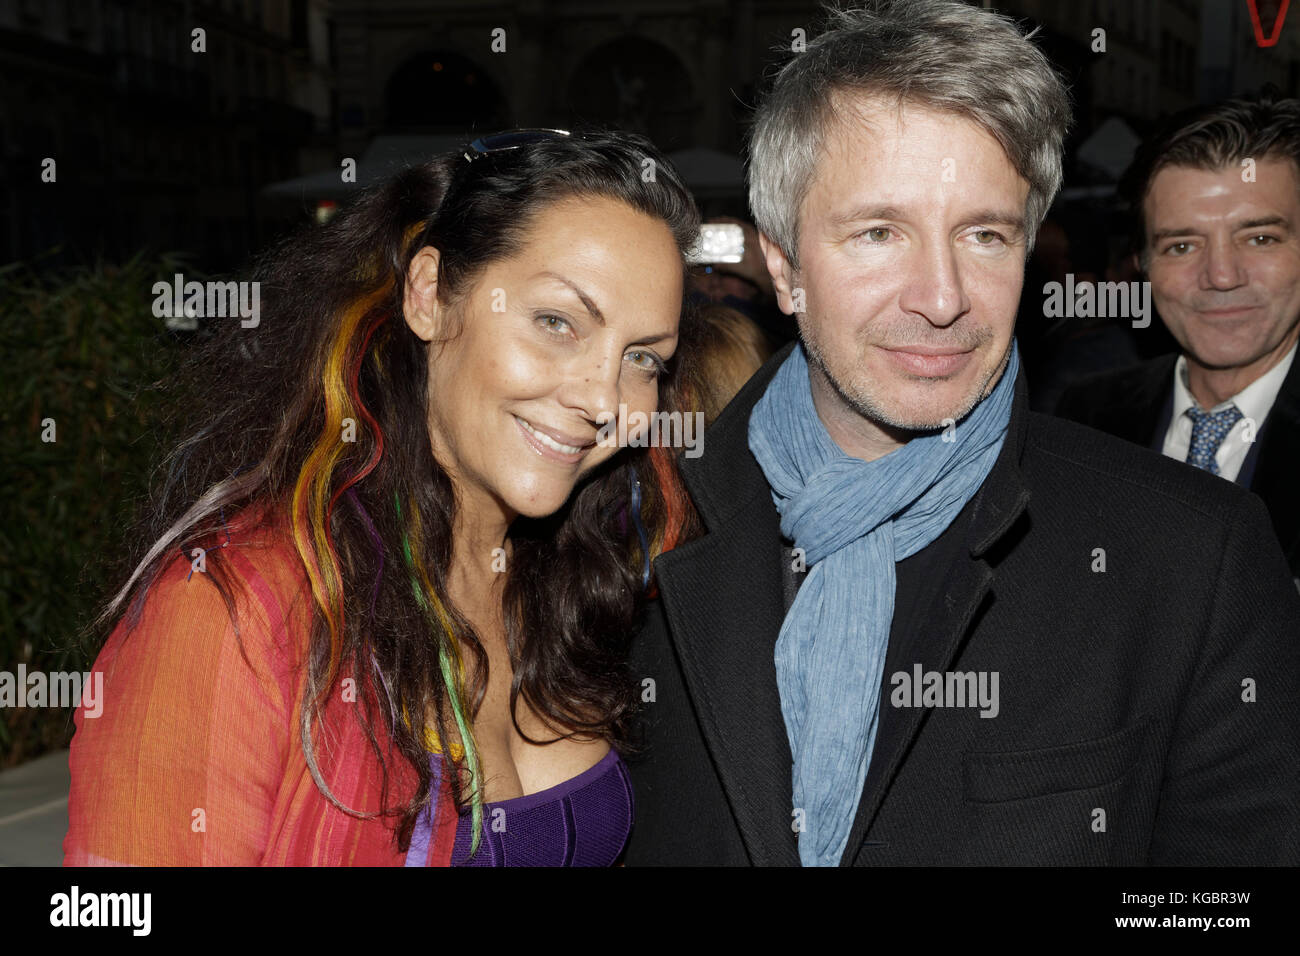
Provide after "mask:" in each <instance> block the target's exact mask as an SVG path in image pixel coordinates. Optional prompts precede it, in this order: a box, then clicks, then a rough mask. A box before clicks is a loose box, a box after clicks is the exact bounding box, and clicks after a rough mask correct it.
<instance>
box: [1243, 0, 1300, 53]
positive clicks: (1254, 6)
mask: <svg viewBox="0 0 1300 956" xmlns="http://www.w3.org/2000/svg"><path fill="white" fill-rule="evenodd" d="M1246 4H1247V5H1248V6H1249V7H1250V25H1251V27H1252V28H1254V30H1255V45H1256V46H1261V47H1264V46H1276V45H1277V38H1278V37H1280V36H1281V35H1282V24H1283V23H1284V22H1285V21H1286V8H1287V7H1289V6H1290V5H1291V0H1281V4H1280V9H1279V10H1278V11H1277V18H1276V19H1275V20H1274V21H1273V32H1271V33H1270V34H1269V35H1268V36H1267V37H1265V36H1264V25H1263V24H1262V23H1260V21H1259V0H1246ZM1273 5H1274V4H1273V3H1269V4H1268V6H1270V7H1271V6H1273Z"/></svg>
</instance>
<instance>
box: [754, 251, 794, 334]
mask: <svg viewBox="0 0 1300 956" xmlns="http://www.w3.org/2000/svg"><path fill="white" fill-rule="evenodd" d="M758 245H759V248H760V249H762V250H763V262H764V264H765V265H766V266H767V274H768V275H770V276H771V277H772V289H773V290H774V291H775V292H776V304H777V305H778V306H779V307H780V309H781V311H782V312H784V313H785V314H786V315H794V314H795V308H794V276H795V270H794V267H793V266H791V265H790V260H789V259H787V258H786V256H785V253H784V252H783V251H782V250H781V247H780V246H779V245H778V244H777V243H776V242H774V241H773V240H772V239H770V238H768V235H767V233H764V232H760V233H759V234H758Z"/></svg>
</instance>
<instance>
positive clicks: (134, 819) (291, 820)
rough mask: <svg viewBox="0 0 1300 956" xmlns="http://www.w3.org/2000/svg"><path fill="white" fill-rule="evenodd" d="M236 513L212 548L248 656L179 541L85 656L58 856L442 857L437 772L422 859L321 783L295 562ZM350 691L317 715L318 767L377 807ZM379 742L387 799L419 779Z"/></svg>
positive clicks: (443, 813)
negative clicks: (87, 684) (309, 720)
mask: <svg viewBox="0 0 1300 956" xmlns="http://www.w3.org/2000/svg"><path fill="white" fill-rule="evenodd" d="M231 526H232V531H231V538H230V540H229V543H228V544H227V546H225V547H223V548H222V549H221V552H220V557H219V558H214V557H213V555H212V554H211V553H209V555H208V560H209V561H211V560H222V561H228V562H230V566H231V567H233V569H234V570H235V571H236V572H237V573H238V574H239V575H240V576H241V577H242V578H243V580H244V582H245V584H246V588H244V589H237V590H236V598H237V600H236V610H237V615H236V616H237V620H238V621H239V624H240V633H241V635H242V637H243V645H244V651H245V652H246V654H247V661H246V660H245V659H244V656H243V655H241V653H240V645H239V640H238V639H237V638H236V635H235V632H234V630H233V628H232V626H231V622H230V618H229V615H228V613H227V609H226V605H225V602H224V601H223V600H222V599H221V596H220V594H219V593H218V592H217V589H216V586H215V584H214V583H213V582H211V581H209V580H205V576H206V575H205V572H204V571H196V570H193V569H192V567H191V561H190V559H188V558H186V557H185V556H184V555H182V554H181V553H179V551H178V552H177V554H176V558H175V559H174V560H173V561H172V562H171V563H170V564H169V565H168V566H167V568H166V570H165V572H164V573H163V574H162V575H161V576H160V577H159V579H158V580H157V581H156V582H155V583H154V585H153V587H152V588H151V589H150V591H149V593H148V595H147V597H146V599H145V604H144V607H143V611H142V616H141V619H140V621H139V624H138V626H137V627H136V628H135V629H134V630H133V631H132V632H131V634H130V635H129V636H128V635H127V634H126V632H125V622H124V621H121V622H119V623H118V625H117V627H116V628H115V630H114V631H113V633H112V634H111V635H110V637H109V639H108V641H107V643H106V644H105V645H104V647H103V649H102V650H101V652H100V654H99V656H98V658H97V659H96V660H95V663H94V666H93V671H95V672H102V674H103V694H102V697H103V702H102V712H101V713H100V715H99V716H97V717H96V716H91V712H90V711H89V710H88V709H87V708H86V707H85V706H84V705H83V706H82V707H79V708H78V709H77V711H76V713H75V714H74V718H73V719H74V723H75V726H76V733H75V735H74V737H73V740H72V749H71V751H70V754H69V766H70V767H71V771H72V787H71V790H70V793H69V798H68V833H67V836H66V837H65V838H64V841H63V852H64V864H65V865H71V866H84V865H94V864H102V865H142V866H186V865H225V866H240V865H250V866H251V865H269V866H278V865H391V866H401V865H404V864H405V865H446V864H447V863H448V862H449V861H450V857H451V851H452V846H453V844H454V842H455V832H456V813H455V810H454V808H453V806H452V803H451V799H450V795H449V792H448V789H447V787H446V785H443V786H442V787H441V788H440V789H439V790H438V792H437V793H436V794H435V803H434V808H433V809H432V810H431V811H430V822H432V824H433V827H432V829H433V838H432V839H430V840H428V841H427V848H424V849H423V856H422V858H421V859H419V860H407V859H406V857H407V854H406V853H404V852H402V851H399V850H398V849H397V845H396V841H395V839H394V833H395V829H396V827H397V825H398V822H399V817H397V816H395V815H394V816H387V817H383V816H380V817H374V818H371V819H360V818H358V817H356V816H353V815H350V814H348V813H345V812H344V811H343V810H340V809H338V808H337V807H335V806H334V805H333V804H332V803H330V802H329V800H328V799H327V798H326V797H325V795H324V794H323V793H322V792H321V790H320V788H319V787H317V785H316V782H315V780H313V779H312V776H311V773H310V772H309V771H308V769H307V763H306V759H305V756H304V754H303V747H302V741H301V731H300V728H299V718H300V716H301V713H302V707H303V701H304V696H305V680H304V677H305V670H304V668H305V661H306V659H307V647H308V637H309V633H310V631H309V622H310V611H311V606H312V602H311V593H310V589H309V585H308V583H307V579H306V575H305V573H304V572H303V569H302V566H301V562H300V561H299V559H298V556H297V552H296V551H295V550H294V548H293V546H292V544H291V543H290V542H289V541H288V540H287V539H286V538H285V537H284V535H282V534H281V535H277V534H273V533H271V532H270V531H268V530H266V526H257V527H255V528H254V530H251V531H239V530H233V529H236V528H237V527H238V523H237V522H232V524H231ZM92 679H94V678H92ZM348 696H349V695H345V694H344V693H343V690H342V688H341V687H340V688H339V689H338V690H337V691H336V692H334V693H332V694H331V696H330V699H329V703H328V705H327V706H326V711H325V717H324V719H323V720H322V721H321V722H319V723H318V724H317V726H316V727H315V729H314V733H315V741H316V751H317V761H318V766H319V768H320V771H321V774H322V776H323V777H324V778H325V780H326V781H327V782H328V784H329V786H330V789H331V790H332V791H333V793H334V795H335V796H336V797H337V798H338V800H339V801H341V802H342V803H344V804H345V805H346V806H348V807H350V808H352V809H353V810H360V811H364V812H370V813H373V812H374V811H377V810H379V809H380V806H381V804H380V786H381V774H380V766H379V762H378V760H377V758H376V756H375V753H374V751H373V749H372V748H371V746H370V744H369V742H368V741H367V740H366V737H365V732H364V731H363V730H362V728H361V725H360V723H359V721H358V719H357V715H356V714H355V712H354V708H356V707H357V706H359V705H358V704H355V703H352V702H350V701H349V700H348V699H347V697H348ZM375 729H376V733H377V734H382V733H383V728H382V726H377V727H376V728H375ZM380 740H381V745H382V746H383V747H384V748H385V749H387V750H388V752H389V753H390V754H391V757H390V758H389V759H386V761H385V762H386V764H387V766H388V769H389V774H390V780H389V793H388V801H387V802H388V806H389V807H393V806H399V805H402V804H404V803H405V802H406V801H407V800H408V799H409V798H410V797H411V795H412V794H414V792H415V789H416V777H415V772H414V770H413V769H412V768H411V766H410V764H409V763H408V762H407V761H406V759H405V758H404V757H403V756H402V755H401V754H400V753H398V752H396V751H395V750H391V749H390V745H389V742H388V741H387V739H386V738H385V737H383V736H381V737H380ZM415 852H417V853H419V852H421V851H420V850H417V851H415Z"/></svg>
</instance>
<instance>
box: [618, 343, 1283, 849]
mask: <svg viewBox="0 0 1300 956" xmlns="http://www.w3.org/2000/svg"><path fill="white" fill-rule="evenodd" d="M787 353H788V349H786V350H782V351H781V352H780V353H778V354H777V356H776V357H774V359H773V360H772V361H771V362H769V363H768V364H767V365H766V366H764V368H763V369H761V370H760V371H759V372H758V373H757V374H756V375H755V376H754V378H752V379H751V380H750V381H749V383H748V384H747V385H746V386H745V388H744V389H743V390H742V391H741V392H740V394H739V395H737V397H736V398H735V399H734V400H733V402H732V403H731V404H730V405H729V406H728V408H727V409H726V411H724V412H723V414H722V415H721V416H720V417H719V418H718V420H717V422H716V423H715V424H714V425H713V426H712V428H710V429H709V431H708V432H707V433H706V439H705V444H704V453H703V455H702V456H701V457H699V458H696V459H682V462H681V467H682V470H683V474H684V476H685V480H686V483H687V487H688V489H689V490H690V492H691V495H692V497H693V499H694V501H695V503H696V505H697V507H698V509H699V511H700V514H701V517H702V518H703V520H704V522H705V525H706V529H707V530H706V533H705V534H704V535H703V536H702V537H700V538H697V539H696V540H694V541H691V542H689V543H687V544H684V545H682V546H680V547H678V548H676V549H675V550H673V551H671V552H669V553H667V554H664V555H663V556H661V557H660V558H659V559H658V561H657V562H656V565H655V569H656V573H657V576H658V582H659V588H660V597H659V599H658V600H656V601H655V602H653V603H652V604H651V605H650V609H649V614H648V617H647V619H646V622H645V625H644V628H643V629H642V631H641V632H640V633H639V635H638V636H637V638H636V640H635V642H634V646H633V658H632V660H633V666H634V673H635V674H636V676H637V677H638V679H644V678H651V679H653V681H654V683H653V684H645V685H643V686H645V687H646V688H647V693H646V694H645V696H647V697H649V696H651V695H650V693H649V690H650V689H653V698H654V699H653V702H650V703H646V704H645V705H644V706H643V712H644V737H645V739H644V745H643V747H644V750H643V753H642V755H641V756H640V757H639V758H638V757H633V758H632V759H631V760H630V763H629V766H630V769H631V774H632V779H633V783H634V785H635V788H636V824H635V827H634V830H633V833H632V837H631V839H630V843H629V847H628V851H627V856H626V861H627V863H628V864H629V865H637V864H730V865H746V864H759V865H772V864H778V865H781V864H784V865H798V855H797V846H796V839H797V838H796V835H795V832H794V829H793V826H792V823H793V820H794V817H793V813H792V797H791V793H792V785H791V756H790V748H789V744H788V742H787V738H786V731H785V725H784V721H783V719H782V716H781V709H780V701H779V696H778V692H777V685H776V674H775V668H774V665H773V648H774V646H775V644H776V640H777V636H778V633H779V630H780V627H781V622H782V620H783V618H784V614H785V609H786V607H787V606H788V604H789V601H790V599H791V596H790V593H789V592H790V589H789V588H788V587H783V575H784V576H785V577H787V578H788V577H789V576H790V575H789V574H785V573H784V572H783V568H785V567H787V565H786V564H785V562H787V561H788V559H789V551H788V550H784V548H785V544H784V543H783V542H782V539H781V535H780V527H779V519H778V515H777V512H776V509H775V507H774V506H773V504H772V499H771V495H770V491H769V488H768V485H767V481H766V480H765V478H764V477H763V474H762V472H761V470H760V469H759V466H758V463H757V462H756V461H755V460H754V458H753V456H752V454H751V453H750V452H749V448H748V440H747V428H748V422H749V415H750V411H751V409H752V408H753V406H754V403H755V402H756V401H757V400H758V398H759V397H760V396H761V395H762V393H763V391H764V389H765V388H766V387H767V383H768V381H769V380H770V379H771V377H772V375H773V373H774V372H775V370H776V368H777V365H778V364H779V363H780V361H782V360H783V359H784V357H785V355H786V354H787ZM863 491H864V493H865V494H869V493H870V489H864V490H863ZM1096 549H1104V552H1105V554H1104V560H1105V570H1104V571H1099V570H1098V571H1094V570H1093V568H1094V567H1099V565H1098V564H1097V561H1098V557H1099V555H1100V552H1098V551H1097V550H1096ZM897 569H898V580H899V584H898V591H899V593H900V594H902V593H903V592H904V591H906V592H908V593H911V594H913V595H914V599H913V600H911V601H909V602H907V603H908V605H909V608H910V609H898V610H896V613H895V616H894V621H893V627H892V630H891V633H890V638H889V646H888V651H887V655H886V663H885V670H884V677H883V679H882V688H881V698H880V699H881V713H880V726H879V731H878V734H877V739H876V744H875V749H874V752H873V756H872V760H871V764H870V767H869V771H868V774H867V779H866V784H865V787H864V789H863V794H862V798H861V801H860V803H859V806H858V808H857V815H856V822H855V823H854V825H853V828H852V832H851V835H850V839H849V843H848V847H847V849H846V851H845V853H844V856H843V860H842V862H843V864H844V865H851V864H859V865H876V864H1097V865H1100V864H1234V863H1239V864H1254V863H1291V864H1294V863H1300V596H1298V595H1297V593H1296V590H1295V587H1294V585H1293V584H1292V582H1291V577H1290V575H1289V574H1288V573H1287V568H1286V564H1285V562H1284V560H1283V558H1282V555H1281V553H1280V551H1279V550H1278V548H1277V545H1276V543H1273V540H1272V537H1271V535H1270V534H1268V515H1267V513H1266V512H1265V510H1264V508H1263V506H1262V505H1261V503H1260V502H1259V500H1258V499H1257V498H1255V497H1254V496H1253V495H1250V494H1248V493H1247V492H1245V491H1243V490H1242V489H1241V488H1239V487H1237V486H1235V485H1233V484H1230V483H1229V482H1226V481H1223V480H1221V479H1219V478H1216V477H1215V476H1213V475H1209V474H1206V473H1204V472H1200V471H1197V470H1195V469H1192V468H1188V467H1187V466H1185V465H1181V464H1178V463H1177V462H1173V461H1170V460H1168V459H1165V458H1162V457H1161V456H1159V455H1157V454H1154V453H1152V452H1151V451H1149V450H1147V449H1143V448H1137V447H1134V446H1133V445H1130V444H1128V443H1127V442H1122V441H1119V440H1117V439H1114V438H1111V437H1109V436H1107V435H1103V434H1101V433H1099V432H1096V431H1093V430H1091V429H1087V428H1083V427H1081V426H1078V425H1075V424H1073V423H1070V422H1065V421H1061V420H1058V419H1055V418H1051V417H1048V416H1043V415H1039V414H1036V413H1030V412H1029V411H1028V410H1027V399H1026V390H1025V383H1024V380H1023V378H1022V379H1021V380H1020V381H1018V382H1017V383H1016V396H1015V403H1014V406H1013V411H1012V415H1011V423H1010V429H1009V432H1008V435H1007V439H1006V442H1005V444H1004V447H1003V449H1002V452H1001V454H1000V456H999V458H998V459H997V461H996V463H995V465H994V467H993V470H992V471H991V472H990V474H989V476H988V478H986V479H985V482H984V484H983V485H982V486H981V488H980V490H979V491H978V492H977V493H976V495H975V497H974V498H973V499H972V501H971V502H970V504H969V505H968V506H967V508H966V510H965V511H964V512H963V513H962V514H961V515H960V516H959V517H958V518H957V519H956V520H955V521H954V522H953V525H952V526H950V527H949V529H948V531H947V532H945V534H944V535H943V536H941V537H940V539H939V540H938V541H936V542H935V543H934V544H932V545H931V546H930V547H928V548H926V549H924V550H922V551H921V552H919V553H918V554H916V555H912V556H911V557H909V558H907V559H906V560H904V561H901V562H899V563H898V565H897ZM927 589H928V590H927ZM918 663H919V664H921V665H922V667H923V670H924V671H939V672H946V671H965V672H972V671H974V672H980V671H983V672H995V671H996V672H998V673H999V675H1000V677H999V686H1000V690H999V695H1000V708H999V713H998V715H997V716H996V717H995V718H982V717H981V716H980V715H979V712H978V711H977V710H976V709H974V708H946V709H945V708H924V707H921V708H917V707H898V708H896V707H894V706H892V704H891V691H892V689H893V685H892V683H891V680H890V675H892V674H894V673H895V672H900V671H911V670H912V668H913V665H915V664H918ZM1243 681H1245V682H1247V683H1246V685H1245V686H1246V687H1247V688H1249V687H1251V686H1254V687H1255V691H1254V701H1253V702H1249V703H1248V702H1245V701H1243V694H1246V696H1251V695H1250V694H1249V693H1248V691H1247V690H1243ZM1250 682H1254V683H1253V685H1252V684H1251V683H1250Z"/></svg>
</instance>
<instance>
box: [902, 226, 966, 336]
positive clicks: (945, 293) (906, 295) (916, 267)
mask: <svg viewBox="0 0 1300 956" xmlns="http://www.w3.org/2000/svg"><path fill="white" fill-rule="evenodd" d="M906 268H908V269H909V271H911V273H912V274H911V276H909V281H908V282H907V284H906V285H905V286H904V288H903V294H902V295H901V296H900V297H899V305H900V307H901V308H902V309H903V310H904V311H906V312H915V313H916V314H918V315H922V316H924V317H925V318H926V320H927V321H928V322H929V323H930V324H931V325H934V326H938V327H939V328H944V327H946V326H949V325H951V324H952V323H953V322H955V321H957V319H958V318H959V317H960V316H962V315H964V314H965V313H966V312H967V311H968V310H969V309H970V302H969V301H968V300H967V298H966V290H965V289H964V288H963V286H962V280H961V273H960V271H959V270H958V266H957V256H956V253H955V251H954V250H953V248H952V246H951V245H950V244H949V243H947V242H933V243H928V244H926V245H925V247H924V248H922V249H920V250H919V251H918V253H917V255H916V258H915V260H914V261H913V262H912V263H910V264H908V266H906Z"/></svg>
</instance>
